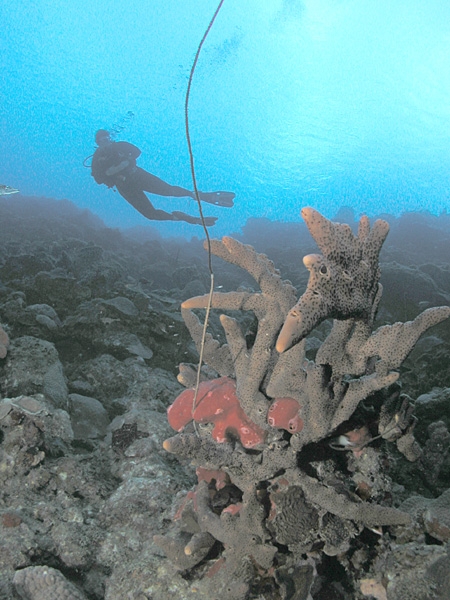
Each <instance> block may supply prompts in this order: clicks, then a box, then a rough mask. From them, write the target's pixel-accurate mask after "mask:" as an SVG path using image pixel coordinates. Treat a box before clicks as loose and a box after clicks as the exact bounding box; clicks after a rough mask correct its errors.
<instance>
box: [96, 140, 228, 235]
mask: <svg viewBox="0 0 450 600" xmlns="http://www.w3.org/2000/svg"><path fill="white" fill-rule="evenodd" d="M95 142H96V144H97V146H98V148H97V149H96V151H95V152H94V155H93V157H92V165H91V174H92V177H93V178H94V179H95V181H96V182H97V183H98V184H99V185H100V184H105V185H107V186H108V187H109V188H112V187H114V186H115V187H116V188H117V191H118V192H119V194H120V195H121V196H122V197H123V198H125V200H126V201H127V202H129V203H130V204H131V206H133V207H134V208H135V209H136V210H137V211H139V212H140V213H141V215H143V216H144V217H146V218H147V219H151V220H154V221H185V222H186V223H191V224H192V225H201V224H202V220H201V218H200V217H193V216H191V215H188V214H186V213H184V212H181V211H173V212H172V213H169V212H166V211H164V210H159V209H157V208H155V207H154V206H153V204H152V203H151V202H150V200H149V199H148V198H147V196H146V195H145V194H144V192H149V193H151V194H157V195H158V196H172V197H176V198H181V197H189V198H195V194H194V192H191V191H190V190H187V189H185V188H182V187H179V186H176V185H170V184H169V183H166V182H165V181H163V180H162V179H159V177H156V176H155V175H152V173H149V172H148V171H145V170H144V169H141V168H140V167H138V166H136V159H137V158H138V157H139V156H140V154H141V151H140V150H139V148H137V147H136V146H134V145H133V144H130V143H128V142H115V141H114V140H112V139H111V135H110V133H109V131H106V130H105V129H99V130H98V131H97V133H96V134H95ZM199 197H200V200H201V201H202V202H208V203H210V204H214V205H216V206H228V207H231V206H233V199H234V197H235V194H234V193H233V192H199ZM216 221H217V217H205V225H206V226H207V227H211V226H212V225H214V224H215V222H216Z"/></svg>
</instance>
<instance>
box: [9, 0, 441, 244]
mask: <svg viewBox="0 0 450 600" xmlns="http://www.w3.org/2000/svg"><path fill="white" fill-rule="evenodd" d="M217 5H218V2H217V1H216V0H187V1H186V2H179V1H178V0H164V2H163V1H159V0H154V1H152V2H147V1H145V0H135V1H134V2H133V3H132V4H129V3H128V4H123V3H118V2H116V1H114V0H100V1H99V2H96V3H90V4H86V3H85V2H80V1H79V0H73V1H72V2H64V3H62V4H61V3H54V2H53V1H52V0H32V1H25V0H17V1H15V2H13V1H12V0H6V1H4V2H2V5H1V7H0V19H1V23H2V35H1V40H0V44H1V51H2V52H1V53H2V72H3V89H2V115H1V135H0V148H1V156H2V161H1V165H0V183H2V184H6V185H10V186H13V187H15V188H18V189H20V191H21V193H22V194H24V195H27V196H45V197H53V198H61V199H62V198H66V199H69V200H71V201H73V202H75V203H76V204H77V205H78V206H80V207H84V208H89V209H90V210H91V211H92V212H94V213H95V214H97V215H98V216H100V217H101V218H102V219H103V220H104V222H105V223H106V224H107V225H109V226H112V227H125V228H128V227H133V226H136V225H142V226H147V225H150V226H152V227H155V228H156V229H157V230H158V232H159V233H160V234H161V235H164V236H165V235H185V236H187V237H190V236H191V235H199V236H202V234H203V232H202V231H201V229H200V228H199V227H198V226H192V225H187V224H184V223H168V222H155V221H153V222H150V221H148V220H146V219H145V218H144V217H142V216H141V215H140V214H138V213H137V212H136V211H135V210H134V209H133V208H132V207H131V206H130V205H128V204H127V203H126V202H125V201H124V200H123V199H122V198H121V196H120V195H119V194H118V193H114V192H113V191H112V190H110V189H108V188H107V187H106V186H99V185H97V184H96V183H95V182H94V180H93V179H92V177H91V175H90V170H89V169H88V168H85V167H84V166H83V161H84V159H85V158H87V157H88V156H89V155H91V154H92V153H93V151H94V149H95V144H94V134H95V131H96V130H97V129H99V128H106V129H108V130H111V131H113V132H114V130H115V131H116V138H115V139H116V140H117V141H119V140H123V141H129V142H131V143H133V144H135V145H136V146H138V147H139V148H140V149H141V150H142V155H141V157H140V158H139V159H138V165H139V166H141V167H142V168H144V169H146V170H149V171H151V172H152V173H154V174H155V175H157V176H158V177H161V178H163V179H164V180H166V181H168V182H170V183H171V184H174V185H180V186H183V187H186V188H189V189H192V178H191V171H190V163H189V155H188V149H187V143H186V132H185V112H184V103H185V96H186V89H187V84H188V77H189V73H190V69H191V67H192V63H193V60H194V56H195V53H196V51H197V48H198V45H199V43H200V40H201V39H202V36H203V35H204V33H205V30H206V28H207V26H208V24H209V22H210V19H211V18H212V16H213V14H214V11H215V9H216V8H217ZM449 48H450V4H449V3H448V2H447V1H444V0H430V1H429V2H427V3H423V2H421V1H420V0H396V1H394V2H393V1H392V0H379V1H378V2H373V1H370V0H303V1H302V0H265V1H264V2H261V1H260V0H248V1H247V2H238V0H225V1H224V3H223V5H222V8H221V10H220V12H219V14H218V16H217V19H216V21H215V22H214V24H213V27H212V28H211V31H210V33H209V35H208V37H207V39H206V41H205V44H204V46H203V49H202V52H201V53H200V57H199V60H198V64H197V68H196V71H195V74H194V78H193V82H192V89H191V97H190V104H189V124H190V133H191V139H192V146H193V151H194V159H195V168H196V176H197V183H198V187H199V189H201V190H205V191H209V190H230V191H234V192H235V193H236V200H235V206H234V207H233V208H221V207H214V206H211V205H206V204H205V205H204V212H205V214H206V215H215V216H218V217H219V219H218V221H217V224H216V225H215V227H214V228H213V229H212V230H211V231H212V233H213V235H214V236H217V235H223V234H229V233H233V232H235V231H239V229H240V228H241V227H242V226H244V225H245V223H246V221H247V219H248V218H249V217H265V218H268V219H270V220H280V221H297V220H299V219H300V217H299V211H300V208H301V207H302V206H307V205H309V206H313V207H314V208H316V209H317V210H319V211H321V212H322V213H323V214H325V215H326V216H328V217H332V216H333V215H335V214H336V212H337V211H338V210H339V208H340V207H341V206H350V207H352V208H353V209H354V211H355V213H356V214H359V213H366V214H368V215H369V216H370V215H377V214H380V213H384V212H388V213H392V214H395V215H399V214H400V213H402V212H404V211H422V210H426V211H430V212H431V213H433V214H440V213H441V212H443V211H446V210H448V206H449V191H448V190H449V189H450V171H449V164H450V101H449V98H450V52H449ZM87 164H89V160H88V161H87ZM151 199H152V202H153V203H154V205H155V206H156V207H157V208H163V209H166V210H168V211H169V212H170V211H173V210H182V211H185V212H188V213H190V214H193V215H194V214H195V215H197V214H198V208H197V206H196V203H195V202H194V201H193V200H191V199H167V198H162V197H155V196H153V197H152V198H151ZM1 201H2V200H1V198H0V202H1Z"/></svg>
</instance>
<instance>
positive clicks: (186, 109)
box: [184, 0, 224, 434]
mask: <svg viewBox="0 0 450 600" xmlns="http://www.w3.org/2000/svg"><path fill="white" fill-rule="evenodd" d="M223 2H224V0H220V2H219V5H218V6H217V8H216V10H215V12H214V15H213V17H212V19H211V21H210V22H209V25H208V27H207V28H206V31H205V33H204V34H203V37H202V39H201V41H200V44H199V45H198V48H197V52H196V53H195V58H194V62H193V63H192V67H191V72H190V73H189V81H188V86H187V90H186V99H185V103H184V120H185V125H186V141H187V145H188V152H189V160H190V165H191V175H192V182H193V186H194V195H195V199H196V201H197V204H198V210H199V213H200V218H201V220H202V225H203V229H204V231H205V236H206V243H207V250H208V269H209V275H210V280H211V281H210V288H209V296H208V303H207V306H206V314H205V322H204V324H203V332H202V340H201V344H200V352H199V355H200V356H199V362H198V366H197V379H196V382H195V391H194V399H193V401H192V412H194V410H195V407H196V406H197V396H198V388H199V385H200V373H201V368H202V363H203V353H204V348H205V338H206V330H207V327H208V320H209V314H210V311H211V303H212V296H213V291H214V272H213V268H212V253H211V238H210V237H209V232H208V228H207V227H206V225H205V218H204V216H203V209H202V203H201V201H200V196H199V193H198V187H197V178H196V176H195V164H194V153H193V151H192V143H191V134H190V131H189V100H190V95H191V87H192V80H193V77H194V72H195V67H196V66H197V62H198V58H199V56H200V52H201V49H202V47H203V44H204V42H205V40H206V38H207V37H208V34H209V32H210V30H211V27H212V26H213V23H214V21H215V19H216V17H217V15H218V14H219V11H220V9H221V8H222V4H223ZM194 428H195V431H196V432H197V429H196V424H195V421H194ZM197 434H198V432H197Z"/></svg>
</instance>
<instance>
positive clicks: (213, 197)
mask: <svg viewBox="0 0 450 600" xmlns="http://www.w3.org/2000/svg"><path fill="white" fill-rule="evenodd" d="M199 196H200V200H201V201H202V202H208V203H209V204H214V205H215V206H227V207H228V208H231V207H232V206H233V205H234V202H233V200H234V198H235V197H236V194H235V193H234V192H199Z"/></svg>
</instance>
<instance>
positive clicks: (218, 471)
mask: <svg viewBox="0 0 450 600" xmlns="http://www.w3.org/2000/svg"><path fill="white" fill-rule="evenodd" d="M302 216H303V218H304V219H305V221H306V223H307V225H308V228H309V230H310V232H311V234H312V235H313V237H314V239H315V240H316V241H317V243H318V245H319V248H320V249H321V251H322V252H323V255H309V256H307V257H305V259H304V264H305V265H306V267H307V268H308V269H309V271H310V278H309V282H308V286H307V289H306V291H305V293H304V294H303V295H302V296H301V297H300V299H299V300H298V302H297V303H296V296H295V289H294V287H293V286H292V284H291V283H290V282H289V281H284V280H282V278H281V276H280V274H279V272H278V271H277V270H276V269H275V267H274V265H273V263H272V262H271V261H270V260H269V259H268V258H267V256H265V255H263V254H258V253H257V252H256V251H255V250H254V249H253V248H252V247H251V246H247V245H243V244H241V243H240V242H238V241H236V240H234V239H231V238H223V239H222V240H221V241H218V240H212V242H211V249H212V252H213V253H214V254H215V255H217V256H219V257H221V258H223V259H224V260H226V261H228V262H229V263H232V264H235V265H238V266H240V267H241V268H243V269H245V270H246V271H247V272H248V273H250V274H251V275H252V276H253V278H254V279H255V281H256V282H257V283H258V285H259V288H260V291H257V292H254V291H248V290H245V291H236V292H228V293H222V292H216V293H214V294H213V296H212V308H213V309H219V310H222V311H253V313H254V314H255V316H256V318H257V320H258V329H257V333H256V337H255V339H254V341H253V344H252V345H250V344H249V343H248V341H247V339H246V337H245V335H244V333H243V331H242V330H241V328H240V325H239V322H238V320H237V319H235V318H233V317H232V316H230V315H227V314H221V315H220V322H221V324H222V327H223V329H224V331H225V335H226V340H227V343H226V344H220V343H219V341H218V340H216V339H214V337H213V336H212V335H211V334H209V333H208V334H207V335H206V339H205V340H204V349H203V357H204V361H205V363H206V365H207V366H208V367H209V368H210V369H212V370H213V371H215V373H217V377H216V378H212V379H209V380H207V381H202V383H200V386H199V389H198V391H197V394H195V391H194V390H193V389H188V390H186V391H185V392H183V393H182V394H181V395H180V396H179V397H178V398H177V399H176V400H175V402H174V403H173V404H172V405H171V407H170V408H169V410H168V418H169V423H170V424H171V425H172V427H173V428H174V429H175V430H176V431H178V432H179V433H178V434H177V435H175V436H174V437H172V438H170V439H168V440H166V441H165V442H164V448H165V449H166V450H167V451H169V452H171V453H174V454H176V455H178V456H179V457H180V458H188V459H190V461H191V462H192V464H194V465H195V466H196V467H197V475H198V485H197V486H196V488H195V489H194V490H193V491H191V492H190V493H189V494H188V497H187V498H186V500H185V502H184V504H183V506H182V507H181V508H180V509H179V510H178V512H177V514H176V521H177V522H178V524H179V531H178V533H176V534H173V535H171V536H169V537H163V536H158V537H157V538H155V541H156V542H157V543H158V544H159V545H160V546H161V547H162V548H163V549H164V550H165V552H166V554H167V555H168V556H169V557H170V559H171V560H172V561H173V562H174V564H175V565H177V567H178V568H179V569H181V570H183V571H188V570H191V569H193V568H194V567H195V569H196V571H195V577H197V578H201V577H203V583H202V584H205V585H206V586H208V584H209V585H210V589H211V598H219V597H220V598H224V599H225V598H228V599H230V600H239V599H246V598H250V597H260V595H261V593H262V591H264V593H267V594H269V597H271V598H274V599H276V598H280V599H288V598H295V599H296V600H303V599H304V600H306V599H307V598H309V597H310V596H309V593H310V590H311V586H312V585H313V582H314V581H315V580H316V569H317V568H318V567H319V565H320V563H321V560H322V558H321V557H323V555H329V556H342V555H343V553H345V552H346V551H347V550H348V549H349V548H350V546H351V543H352V540H354V539H355V538H357V537H358V536H360V535H361V534H362V532H363V530H364V528H371V529H373V528H379V527H380V526H392V525H405V524H407V523H408V522H409V521H410V516H409V515H408V514H407V513H405V512H403V511H400V510H398V509H396V508H394V507H392V506H389V505H386V498H388V497H389V490H388V489H387V488H388V484H387V483H386V484H384V483H383V485H381V484H380V485H377V484H376V479H377V477H378V474H379V471H380V470H381V466H380V461H379V459H378V453H377V452H376V450H375V449H373V448H367V444H368V443H369V442H370V438H371V435H372V436H373V435H375V436H376V437H383V438H384V439H385V440H388V441H395V442H396V443H397V447H398V449H399V450H400V451H401V452H403V453H404V454H405V456H406V457H407V458H408V459H409V460H416V459H417V458H418V457H419V455H420V448H419V447H418V445H417V443H416V442H415V440H414V436H413V434H412V430H413V427H414V424H415V419H414V417H413V415H412V410H411V403H410V402H409V401H408V400H407V399H405V397H401V398H398V394H396V393H395V392H389V389H391V388H393V387H395V386H393V384H394V383H395V382H396V380H397V379H398V376H399V374H398V368H399V367H400V365H401V363H402V361H403V360H404V359H405V358H406V356H407V355H408V353H409V352H410V350H411V349H412V348H413V346H414V344H415V343H416V341H417V340H418V338H419V337H420V335H422V333H423V332H424V331H426V330H427V329H428V328H429V327H431V326H432V325H434V324H436V323H439V322H440V321H442V320H444V319H445V318H447V317H448V316H450V308H449V307H437V308H431V309H428V310H426V311H425V312H423V313H422V314H420V315H419V316H418V317H416V318H415V319H414V320H413V321H410V322H407V323H395V324H393V325H385V326H383V327H380V328H378V329H377V330H376V331H374V332H372V329H373V323H374V318H375V314H376V311H377V308H378V304H379V302H380V299H381V294H382V287H381V285H380V283H379V276H380V269H379V266H378V256H379V252H380V249H381V246H382V244H383V242H384V240H385V238H386V235H387V233H388V229H389V227H388V224H387V223H386V222H384V221H380V220H379V221H376V222H375V223H374V225H373V227H372V228H370V225H369V221H368V219H367V218H366V217H363V218H362V219H361V221H360V224H359V231H358V235H357V236H355V235H353V233H352V231H351V229H350V227H349V226H348V225H343V224H339V223H332V222H331V221H329V220H327V219H326V218H324V217H323V216H322V215H320V214H319V213H318V212H316V211H315V210H313V209H312V208H306V209H304V210H303V211H302ZM207 302H208V296H206V295H205V296H198V297H195V298H191V299H189V300H186V301H185V302H183V304H182V316H183V318H184V320H185V323H186V325H187V327H188V329H189V331H190V334H191V336H192V338H193V339H194V341H195V343H196V346H197V349H198V350H199V351H200V347H201V344H202V334H203V324H202V322H201V321H200V319H199V317H198V315H197V314H196V313H195V312H194V310H197V309H205V308H206V305H207ZM327 318H334V319H335V320H334V323H333V327H332V329H331V332H330V333H329V335H328V337H327V338H326V339H325V341H324V342H323V344H322V346H321V347H320V348H319V350H318V351H317V354H316V357H315V359H314V360H307V359H306V356H305V347H306V346H305V341H306V340H305V337H306V336H307V335H308V334H309V333H310V332H311V331H312V329H313V328H314V327H315V326H316V325H318V324H319V323H320V322H321V321H323V320H324V319H327ZM179 380H180V381H181V383H184V384H185V385H186V386H188V387H192V385H193V377H192V371H191V370H190V369H189V367H188V366H187V365H182V367H181V368H180V375H179ZM363 401H364V402H363ZM369 431H370V432H371V434H370V433H369ZM336 440H337V441H336ZM339 446H341V447H343V448H344V449H348V450H352V452H349V453H348V454H346V455H344V460H345V458H347V467H346V468H343V467H342V458H343V455H342V454H340V453H339V452H337V449H338V447H339ZM369 459H370V460H369ZM368 460H369V462H367V461H368ZM339 461H340V462H339ZM364 461H365V462H364ZM364 465H365V466H364ZM368 465H370V467H368ZM346 471H347V474H346ZM348 471H350V472H352V473H353V475H352V477H351V478H349V477H348ZM377 531H378V529H377ZM319 550H321V551H322V554H321V553H320V552H318V551H319ZM192 576H193V575H191V577H192ZM205 582H207V583H205ZM315 585H316V586H317V583H316V584H315ZM264 597H266V596H264Z"/></svg>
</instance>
